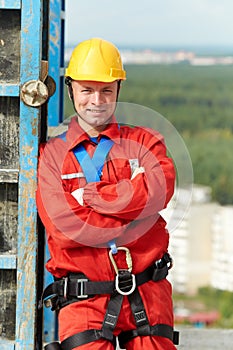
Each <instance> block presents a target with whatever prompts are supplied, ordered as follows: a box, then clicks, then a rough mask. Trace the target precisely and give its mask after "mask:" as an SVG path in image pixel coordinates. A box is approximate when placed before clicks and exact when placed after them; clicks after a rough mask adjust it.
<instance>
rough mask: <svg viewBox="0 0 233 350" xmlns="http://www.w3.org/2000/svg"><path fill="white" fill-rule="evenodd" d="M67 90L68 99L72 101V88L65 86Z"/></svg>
mask: <svg viewBox="0 0 233 350" xmlns="http://www.w3.org/2000/svg"><path fill="white" fill-rule="evenodd" d="M67 89H68V95H69V98H70V100H71V101H73V98H74V95H73V89H72V86H71V85H68V86H67Z"/></svg>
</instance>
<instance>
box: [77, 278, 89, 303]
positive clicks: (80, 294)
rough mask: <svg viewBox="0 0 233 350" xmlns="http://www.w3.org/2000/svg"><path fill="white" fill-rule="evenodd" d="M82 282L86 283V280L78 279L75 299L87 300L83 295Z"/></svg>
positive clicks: (85, 295)
mask: <svg viewBox="0 0 233 350" xmlns="http://www.w3.org/2000/svg"><path fill="white" fill-rule="evenodd" d="M84 282H88V279H87V278H78V279H77V283H76V297H77V298H78V299H82V298H88V295H87V294H83V293H84Z"/></svg>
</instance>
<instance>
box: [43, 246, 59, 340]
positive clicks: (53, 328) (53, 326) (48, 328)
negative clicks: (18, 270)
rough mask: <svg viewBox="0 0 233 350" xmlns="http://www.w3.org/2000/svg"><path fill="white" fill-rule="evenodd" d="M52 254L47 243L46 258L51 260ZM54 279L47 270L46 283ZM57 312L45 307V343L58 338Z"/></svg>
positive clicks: (46, 284)
mask: <svg viewBox="0 0 233 350" xmlns="http://www.w3.org/2000/svg"><path fill="white" fill-rule="evenodd" d="M49 258H50V254H49V250H48V245H47V244H46V251H45V260H46V261H47V260H49ZM53 281H54V279H53V276H52V275H51V274H50V273H49V272H48V271H45V276H44V284H45V286H48V285H49V284H50V283H52V282H53ZM56 321H57V320H56V314H55V313H54V312H52V311H51V310H50V308H48V309H47V308H45V309H44V341H45V343H50V342H52V341H54V340H57V322H56Z"/></svg>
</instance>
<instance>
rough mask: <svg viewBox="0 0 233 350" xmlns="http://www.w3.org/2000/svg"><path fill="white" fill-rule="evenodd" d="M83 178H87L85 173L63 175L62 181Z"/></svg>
mask: <svg viewBox="0 0 233 350" xmlns="http://www.w3.org/2000/svg"><path fill="white" fill-rule="evenodd" d="M81 177H85V175H84V174H83V173H71V174H62V175H61V178H62V180H70V179H77V178H78V179H79V178H81Z"/></svg>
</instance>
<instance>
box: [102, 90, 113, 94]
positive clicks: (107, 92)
mask: <svg viewBox="0 0 233 350" xmlns="http://www.w3.org/2000/svg"><path fill="white" fill-rule="evenodd" d="M103 93H104V94H106V95H110V94H112V90H111V89H104V90H103Z"/></svg>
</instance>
